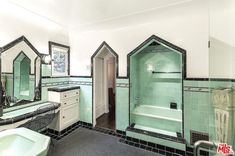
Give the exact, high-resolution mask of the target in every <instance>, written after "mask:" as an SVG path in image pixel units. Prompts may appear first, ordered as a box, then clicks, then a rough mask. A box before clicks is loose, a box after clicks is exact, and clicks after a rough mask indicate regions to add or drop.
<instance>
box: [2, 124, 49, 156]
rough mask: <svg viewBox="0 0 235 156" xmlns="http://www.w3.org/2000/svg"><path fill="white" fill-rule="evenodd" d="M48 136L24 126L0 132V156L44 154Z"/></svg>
mask: <svg viewBox="0 0 235 156" xmlns="http://www.w3.org/2000/svg"><path fill="white" fill-rule="evenodd" d="M49 145H50V137H47V136H45V135H42V134H40V133H37V132H34V131H32V130H29V129H26V128H16V129H10V130H6V131H2V132H0V156H46V155H47V151H48V149H49Z"/></svg>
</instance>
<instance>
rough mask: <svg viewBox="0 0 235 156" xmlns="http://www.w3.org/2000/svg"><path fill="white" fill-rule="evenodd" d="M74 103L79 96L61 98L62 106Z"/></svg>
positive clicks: (77, 100) (77, 101)
mask: <svg viewBox="0 0 235 156" xmlns="http://www.w3.org/2000/svg"><path fill="white" fill-rule="evenodd" d="M74 103H79V96H74V97H70V98H68V99H63V100H61V106H62V107H66V106H68V105H72V104H74Z"/></svg>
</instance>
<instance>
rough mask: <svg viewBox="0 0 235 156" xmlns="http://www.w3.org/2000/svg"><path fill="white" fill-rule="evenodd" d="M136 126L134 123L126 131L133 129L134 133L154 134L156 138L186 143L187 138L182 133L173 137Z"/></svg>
mask: <svg viewBox="0 0 235 156" xmlns="http://www.w3.org/2000/svg"><path fill="white" fill-rule="evenodd" d="M134 126H135V124H133V123H132V124H131V125H130V126H129V127H127V129H126V131H131V132H134V133H140V134H144V135H148V136H152V137H155V138H161V139H164V140H169V141H174V142H178V143H182V144H185V139H184V138H183V137H182V134H181V135H178V136H179V137H173V136H169V135H164V134H160V133H155V132H150V131H146V130H142V129H137V128H134Z"/></svg>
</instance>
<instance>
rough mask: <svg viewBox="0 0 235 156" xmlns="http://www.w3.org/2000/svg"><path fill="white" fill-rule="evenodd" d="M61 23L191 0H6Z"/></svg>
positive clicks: (72, 23)
mask: <svg viewBox="0 0 235 156" xmlns="http://www.w3.org/2000/svg"><path fill="white" fill-rule="evenodd" d="M7 1H9V2H10V3H13V4H14V5H17V6H19V7H23V8H24V9H26V10H28V11H30V12H32V13H34V14H37V15H39V16H42V17H44V18H47V19H48V20H51V21H53V22H55V23H57V24H59V25H62V26H64V27H78V26H81V25H92V24H95V23H97V22H103V21H108V20H115V19H120V18H123V17H126V16H130V15H134V14H140V13H144V12H148V11H152V10H155V9H158V8H164V7H168V6H172V5H178V4H182V3H186V2H189V1H192V0H7Z"/></svg>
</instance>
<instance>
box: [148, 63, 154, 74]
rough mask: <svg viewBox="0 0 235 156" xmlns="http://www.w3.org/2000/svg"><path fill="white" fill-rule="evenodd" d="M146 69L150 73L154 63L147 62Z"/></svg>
mask: <svg viewBox="0 0 235 156" xmlns="http://www.w3.org/2000/svg"><path fill="white" fill-rule="evenodd" d="M147 71H148V72H151V73H152V72H153V71H154V65H153V64H151V63H150V64H147Z"/></svg>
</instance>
